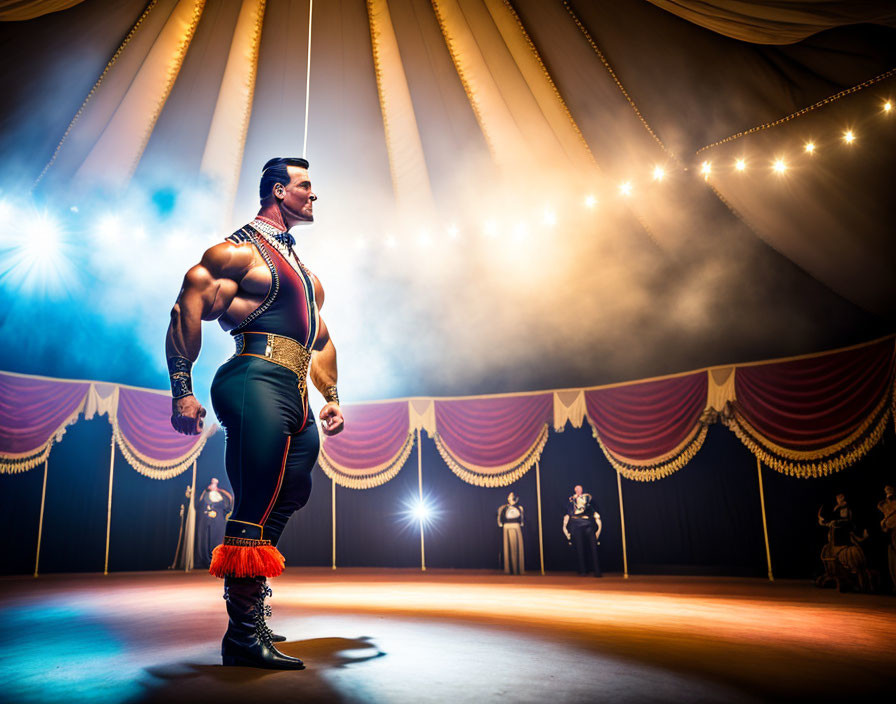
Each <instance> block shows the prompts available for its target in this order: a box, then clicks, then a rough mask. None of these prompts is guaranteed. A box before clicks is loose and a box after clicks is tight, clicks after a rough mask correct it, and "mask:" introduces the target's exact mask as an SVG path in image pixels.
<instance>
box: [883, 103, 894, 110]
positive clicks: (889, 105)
mask: <svg viewBox="0 0 896 704" xmlns="http://www.w3.org/2000/svg"><path fill="white" fill-rule="evenodd" d="M892 109H893V103H891V102H890V101H889V100H888V101H887V102H885V103H884V104H883V111H884V112H890V110H892Z"/></svg>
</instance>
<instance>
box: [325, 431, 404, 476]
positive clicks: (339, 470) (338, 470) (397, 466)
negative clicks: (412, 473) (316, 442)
mask: <svg viewBox="0 0 896 704" xmlns="http://www.w3.org/2000/svg"><path fill="white" fill-rule="evenodd" d="M414 437H415V433H414V432H413V431H411V432H409V433H408V436H407V438H405V441H404V444H403V445H402V446H401V449H400V450H399V451H398V452H397V453H396V454H395V456H394V457H393V458H392V459H390V460H386V461H385V462H383V463H382V464H380V465H377V466H376V467H371V468H370V469H367V470H365V471H364V474H361V475H357V474H352V472H353V471H355V470H352V469H348V468H346V467H342V466H340V465H339V464H337V463H335V462H333V460H331V459H330V458H329V457H327V453H326V451H325V450H324V448H323V447H321V450H320V455H319V456H318V458H317V462H318V464H320V467H321V469H322V470H324V474H326V475H327V476H328V477H329V478H330V479H332V480H333V481H334V482H336V483H337V484H338V485H339V486H343V487H345V488H347V489H372V488H374V487H376V486H381V485H383V484H385V483H386V482H388V481H390V480H391V479H394V478H395V476H396V475H397V474H398V472H399V471H400V470H401V468H402V467H404V463H405V462H407V459H408V457H409V456H410V454H411V450H412V449H413V447H414Z"/></svg>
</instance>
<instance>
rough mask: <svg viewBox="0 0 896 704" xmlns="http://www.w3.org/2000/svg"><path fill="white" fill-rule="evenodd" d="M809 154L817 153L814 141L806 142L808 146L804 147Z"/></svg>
mask: <svg viewBox="0 0 896 704" xmlns="http://www.w3.org/2000/svg"><path fill="white" fill-rule="evenodd" d="M804 149H805V150H806V153H807V154H814V153H815V143H814V142H806V146H805V147H804Z"/></svg>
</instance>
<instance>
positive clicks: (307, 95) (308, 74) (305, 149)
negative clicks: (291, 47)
mask: <svg viewBox="0 0 896 704" xmlns="http://www.w3.org/2000/svg"><path fill="white" fill-rule="evenodd" d="M313 16H314V0H308V61H307V62H306V69H305V139H304V140H303V142H302V158H303V159H304V158H307V156H308V106H309V105H310V104H311V18H312V17H313Z"/></svg>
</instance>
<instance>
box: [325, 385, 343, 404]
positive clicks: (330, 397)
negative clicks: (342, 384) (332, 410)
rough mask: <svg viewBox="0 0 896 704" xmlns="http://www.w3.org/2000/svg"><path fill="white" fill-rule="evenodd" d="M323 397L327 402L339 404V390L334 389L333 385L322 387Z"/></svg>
mask: <svg viewBox="0 0 896 704" xmlns="http://www.w3.org/2000/svg"><path fill="white" fill-rule="evenodd" d="M324 398H325V399H326V401H327V403H335V404H336V405H337V406H338V405H339V392H338V391H337V390H336V387H335V386H328V387H327V388H326V389H324Z"/></svg>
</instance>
